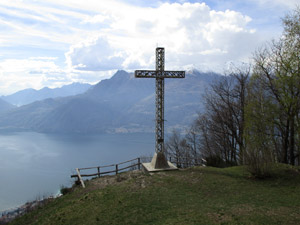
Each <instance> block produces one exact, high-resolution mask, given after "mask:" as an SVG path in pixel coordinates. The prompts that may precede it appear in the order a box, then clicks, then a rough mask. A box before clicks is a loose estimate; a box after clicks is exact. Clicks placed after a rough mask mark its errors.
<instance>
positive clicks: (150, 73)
mask: <svg viewBox="0 0 300 225" xmlns="http://www.w3.org/2000/svg"><path fill="white" fill-rule="evenodd" d="M134 76H135V77H138V78H148V77H149V78H156V71H155V70H136V71H135V72H134Z"/></svg>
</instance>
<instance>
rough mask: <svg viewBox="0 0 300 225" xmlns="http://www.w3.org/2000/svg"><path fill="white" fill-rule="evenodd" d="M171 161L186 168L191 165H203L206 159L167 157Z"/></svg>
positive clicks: (179, 166)
mask: <svg viewBox="0 0 300 225" xmlns="http://www.w3.org/2000/svg"><path fill="white" fill-rule="evenodd" d="M169 161H170V162H171V163H174V164H176V166H177V167H178V168H188V167H192V166H205V164H206V160H205V159H203V158H191V157H174V156H173V157H169Z"/></svg>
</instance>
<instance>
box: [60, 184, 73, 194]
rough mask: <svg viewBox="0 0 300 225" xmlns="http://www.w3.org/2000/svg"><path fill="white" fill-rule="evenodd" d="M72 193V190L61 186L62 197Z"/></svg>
mask: <svg viewBox="0 0 300 225" xmlns="http://www.w3.org/2000/svg"><path fill="white" fill-rule="evenodd" d="M71 191H72V188H68V187H65V186H61V188H60V193H61V194H62V195H66V194H68V193H70V192H71Z"/></svg>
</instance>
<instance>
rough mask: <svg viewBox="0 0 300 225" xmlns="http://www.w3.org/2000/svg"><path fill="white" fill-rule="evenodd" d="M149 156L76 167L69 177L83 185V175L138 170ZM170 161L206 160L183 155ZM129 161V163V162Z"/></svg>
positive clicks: (202, 162) (182, 164)
mask: <svg viewBox="0 0 300 225" xmlns="http://www.w3.org/2000/svg"><path fill="white" fill-rule="evenodd" d="M148 158H149V157H142V158H135V159H131V160H128V161H125V162H121V163H118V164H111V165H106V166H94V167H87V168H76V174H73V175H71V178H77V179H78V180H77V183H78V184H81V185H82V187H85V184H84V181H83V179H82V178H83V177H95V176H97V177H100V176H101V175H108V174H116V175H117V174H118V173H119V172H122V171H124V170H130V169H131V170H136V169H138V170H140V169H141V163H142V162H146V161H151V158H149V159H148ZM169 161H170V162H171V163H174V164H176V166H177V167H178V168H188V167H192V166H203V165H205V163H206V161H205V160H204V159H202V158H183V157H180V158H179V157H169ZM129 163H130V164H129ZM84 170H94V171H93V172H92V173H82V171H84Z"/></svg>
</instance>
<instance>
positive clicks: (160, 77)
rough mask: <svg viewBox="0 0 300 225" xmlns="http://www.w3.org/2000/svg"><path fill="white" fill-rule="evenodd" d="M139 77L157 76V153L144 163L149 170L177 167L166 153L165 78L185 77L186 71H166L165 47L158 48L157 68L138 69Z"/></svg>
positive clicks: (136, 72)
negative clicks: (148, 161) (168, 159)
mask: <svg viewBox="0 0 300 225" xmlns="http://www.w3.org/2000/svg"><path fill="white" fill-rule="evenodd" d="M134 74H135V77H137V78H155V84H156V85H155V103H156V104H155V105H156V112H155V154H154V157H153V159H152V161H151V163H143V166H144V168H146V170H148V171H159V170H169V169H176V167H175V166H174V165H173V164H172V163H170V162H168V161H167V160H166V158H165V155H164V92H165V83H164V82H165V81H164V78H184V77H185V72H184V71H165V49H164V48H156V70H136V71H135V72H134Z"/></svg>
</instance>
